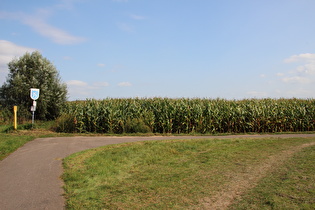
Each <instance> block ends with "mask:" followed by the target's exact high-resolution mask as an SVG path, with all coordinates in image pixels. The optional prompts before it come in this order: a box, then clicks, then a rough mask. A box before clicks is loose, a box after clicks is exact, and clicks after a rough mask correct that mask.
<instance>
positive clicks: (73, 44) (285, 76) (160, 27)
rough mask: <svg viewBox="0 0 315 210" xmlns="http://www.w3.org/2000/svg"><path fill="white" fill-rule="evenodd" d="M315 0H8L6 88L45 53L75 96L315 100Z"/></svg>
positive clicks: (4, 5)
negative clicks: (24, 58) (15, 72)
mask: <svg viewBox="0 0 315 210" xmlns="http://www.w3.org/2000/svg"><path fill="white" fill-rule="evenodd" d="M314 10H315V1H314V0H237V1H235V0H155V1H153V0H47V1H39V0H28V1H24V0H15V1H12V0H1V6H0V28H1V30H0V83H1V84H3V82H4V81H5V78H6V76H7V73H8V69H7V63H8V62H10V61H11V60H12V59H13V58H15V57H16V58H18V57H19V56H21V55H23V54H24V53H25V52H27V51H28V52H32V51H34V50H38V51H40V52H41V53H42V55H43V56H44V57H46V58H47V59H49V60H50V61H51V62H52V63H53V64H54V65H55V66H56V68H57V69H58V71H59V73H60V76H61V78H62V81H63V82H65V83H67V85H68V90H69V100H76V99H86V98H96V99H103V98H107V97H113V98H117V97H119V98H121V97H172V98H179V97H189V98H195V97H201V98H217V97H220V98H226V99H244V98H267V97H270V98H280V97H284V98H291V97H297V98H314V96H315V27H314V20H315V12H314Z"/></svg>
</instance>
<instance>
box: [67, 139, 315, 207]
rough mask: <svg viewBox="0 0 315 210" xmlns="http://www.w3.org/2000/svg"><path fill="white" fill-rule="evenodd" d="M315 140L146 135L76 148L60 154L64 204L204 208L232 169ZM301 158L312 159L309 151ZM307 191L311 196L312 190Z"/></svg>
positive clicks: (230, 178)
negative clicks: (145, 137)
mask: <svg viewBox="0 0 315 210" xmlns="http://www.w3.org/2000/svg"><path fill="white" fill-rule="evenodd" d="M314 141H315V138H288V139H278V138H276V137H275V138H268V139H230V140H227V139H226V140H204V139H203V140H201V139H200V140H171V141H153V142H151V141H150V142H136V143H128V144H119V145H111V146H106V147H101V148H97V149H92V150H88V151H84V152H80V153H76V154H73V155H71V156H69V157H67V158H66V159H65V160H64V167H65V173H64V175H63V179H64V181H65V186H64V189H65V193H66V194H65V195H66V198H67V208H68V209H88V208H89V209H169V208H173V209H187V208H188V209H190V208H192V209H198V208H201V209H202V208H203V207H204V206H203V202H204V201H205V200H206V199H207V198H211V197H212V196H214V195H215V194H216V193H217V192H220V191H221V190H222V186H226V185H228V183H229V182H231V181H233V180H234V179H235V178H236V174H244V173H248V171H249V169H250V168H251V167H254V166H256V165H259V164H260V163H261V162H265V161H266V160H268V158H269V157H270V156H273V155H276V154H278V153H280V152H281V151H284V150H288V149H290V148H292V147H297V146H299V145H301V144H303V143H308V142H314ZM313 148H314V147H313ZM305 158H306V159H309V161H312V160H313V159H311V158H312V157H311V156H310V157H309V154H306V156H305ZM308 175H310V174H308V172H307V175H305V176H308ZM306 182H307V181H306ZM268 185H269V187H273V185H274V183H273V182H271V183H269V184H268ZM280 191H281V189H280ZM311 195H312V196H313V197H314V196H315V193H314V191H312V192H311ZM245 205H246V204H245ZM291 207H292V206H291ZM236 208H242V206H240V207H236ZM289 208H290V206H289Z"/></svg>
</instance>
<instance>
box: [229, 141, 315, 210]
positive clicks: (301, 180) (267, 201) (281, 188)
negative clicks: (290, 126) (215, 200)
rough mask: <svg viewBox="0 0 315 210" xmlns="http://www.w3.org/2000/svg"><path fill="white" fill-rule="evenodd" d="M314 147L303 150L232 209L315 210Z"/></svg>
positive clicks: (237, 201)
mask: <svg viewBox="0 0 315 210" xmlns="http://www.w3.org/2000/svg"><path fill="white" fill-rule="evenodd" d="M314 160H315V146H312V147H308V148H305V149H303V150H302V151H301V152H299V153H297V154H296V155H294V156H293V158H291V159H289V160H288V161H286V163H285V164H284V165H282V167H279V168H278V169H277V170H275V171H274V173H272V174H270V175H269V176H267V177H265V178H263V179H262V180H261V181H260V182H259V183H258V185H257V186H256V187H255V188H254V189H252V190H251V191H250V192H248V193H247V194H246V195H244V196H243V197H241V198H239V199H238V200H236V201H235V204H234V205H232V206H231V209H315V167H314Z"/></svg>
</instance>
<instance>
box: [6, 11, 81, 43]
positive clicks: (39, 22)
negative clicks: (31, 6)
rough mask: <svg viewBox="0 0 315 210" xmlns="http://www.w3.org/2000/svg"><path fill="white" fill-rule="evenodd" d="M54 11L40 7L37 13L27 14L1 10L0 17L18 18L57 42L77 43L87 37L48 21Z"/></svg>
mask: <svg viewBox="0 0 315 210" xmlns="http://www.w3.org/2000/svg"><path fill="white" fill-rule="evenodd" d="M52 13H53V10H52V9H50V10H49V9H38V10H37V13H35V14H32V15H27V14H25V13H20V12H16V13H14V12H13V13H9V12H0V19H12V20H17V21H19V22H21V23H23V24H25V25H28V26H30V27H31V28H32V29H33V30H34V31H36V32H37V33H39V34H40V35H41V36H44V37H47V38H49V39H50V40H52V41H53V42H55V43H57V44H63V45H66V44H77V43H81V42H84V41H85V38H83V37H78V36H73V35H71V34H69V33H68V32H66V31H64V30H61V29H59V28H57V27H54V26H52V25H50V24H48V23H47V20H46V19H47V18H48V17H49V16H50V15H51V14H52Z"/></svg>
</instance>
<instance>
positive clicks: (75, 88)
mask: <svg viewBox="0 0 315 210" xmlns="http://www.w3.org/2000/svg"><path fill="white" fill-rule="evenodd" d="M66 84H67V86H68V91H69V95H70V98H71V99H86V98H92V97H93V95H94V94H95V92H96V91H98V90H101V89H102V88H104V87H108V86H109V83H108V82H95V83H93V84H89V83H87V82H84V81H80V80H69V81H67V82H66Z"/></svg>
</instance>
